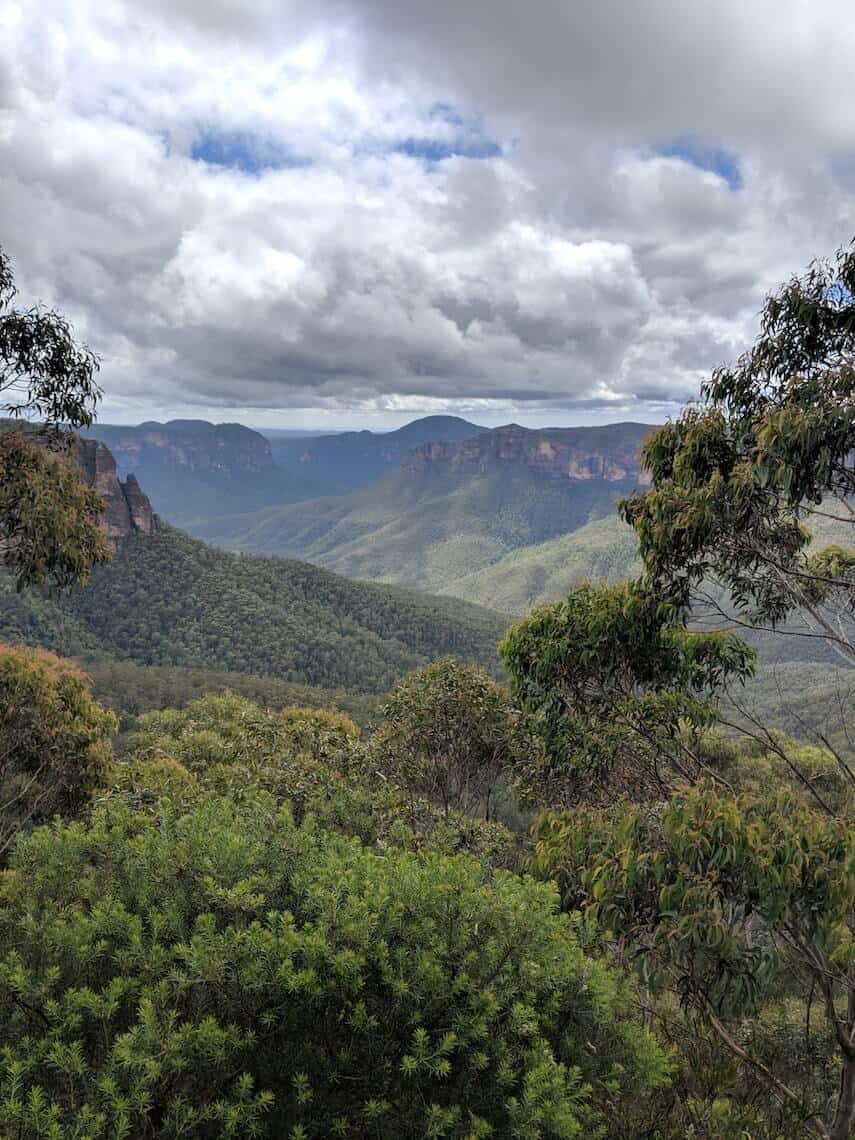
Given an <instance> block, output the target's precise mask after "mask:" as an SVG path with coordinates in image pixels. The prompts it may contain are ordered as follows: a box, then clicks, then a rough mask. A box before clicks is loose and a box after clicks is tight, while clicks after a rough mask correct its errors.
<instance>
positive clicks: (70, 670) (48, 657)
mask: <svg viewBox="0 0 855 1140" xmlns="http://www.w3.org/2000/svg"><path fill="white" fill-rule="evenodd" d="M116 728H117V722H116V718H115V717H114V716H113V714H112V713H109V712H107V711H106V710H105V709H103V708H101V706H100V705H98V704H96V703H95V701H93V700H92V698H91V695H90V690H89V684H88V681H87V679H86V677H85V676H84V675H83V674H82V673H81V672H80V671H79V670H77V669H75V668H74V666H73V665H71V664H69V662H67V661H63V660H61V658H59V657H55V656H54V655H53V654H52V653H46V652H44V651H42V650H36V649H10V648H9V647H8V646H2V645H0V863H2V861H3V859H4V858H5V854H6V852H7V851H8V849H9V847H10V846H11V843H12V841H13V840H14V838H15V836H16V834H17V833H18V832H19V831H20V830H21V828H23V827H25V826H27V825H31V824H33V823H38V822H40V821H41V820H45V819H50V817H51V816H52V815H53V814H54V813H60V814H62V815H71V814H74V813H75V812H77V811H79V810H80V808H81V807H82V806H83V805H84V803H85V802H86V800H87V799H88V796H89V794H90V792H91V791H92V789H93V788H94V787H96V786H97V785H98V784H99V783H100V782H101V781H102V780H104V779H105V777H106V774H107V771H108V768H109V766H110V762H111V760H112V749H111V746H110V735H111V733H113V732H115V731H116Z"/></svg>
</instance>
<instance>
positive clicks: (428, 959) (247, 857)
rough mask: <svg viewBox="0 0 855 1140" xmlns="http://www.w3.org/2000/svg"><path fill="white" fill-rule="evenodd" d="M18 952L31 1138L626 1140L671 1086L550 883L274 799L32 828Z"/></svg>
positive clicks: (11, 911) (25, 1128)
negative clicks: (633, 1121)
mask: <svg viewBox="0 0 855 1140" xmlns="http://www.w3.org/2000/svg"><path fill="white" fill-rule="evenodd" d="M0 945H2V947H3V951H2V957H0V1134H2V1135H9V1136H11V1135H14V1136H16V1137H19V1138H20V1140H30V1138H36V1137H38V1138H42V1137H44V1138H47V1137H51V1140H65V1138H71V1137H81V1136H87V1137H91V1138H92V1140H99V1138H105V1140H106V1138H107V1137H110V1138H114V1137H142V1136H148V1135H156V1136H159V1137H164V1138H171V1137H179V1136H180V1137H184V1138H196V1137H214V1136H232V1137H247V1136H270V1137H276V1138H281V1137H289V1138H291V1140H298V1138H305V1140H311V1138H314V1137H317V1138H320V1137H335V1136H341V1137H367V1136H372V1137H378V1138H381V1140H384V1138H388V1140H392V1138H394V1140H401V1138H404V1137H412V1138H413V1140H415V1138H417V1137H437V1138H439V1137H448V1138H451V1137H460V1138H463V1137H467V1138H474V1137H487V1136H491V1137H508V1138H510V1137H526V1138H530V1140H535V1138H537V1137H544V1138H545V1137H556V1138H558V1137H564V1138H569V1137H579V1136H585V1137H593V1136H613V1137H618V1136H621V1137H624V1136H626V1135H627V1133H626V1131H624V1130H623V1129H624V1127H625V1124H626V1121H627V1120H628V1119H629V1118H630V1116H631V1114H632V1112H633V1111H634V1107H635V1105H636V1103H637V1102H638V1101H639V1100H640V1099H641V1098H643V1096H644V1095H645V1094H646V1092H647V1091H648V1090H650V1089H652V1088H655V1087H656V1086H658V1085H660V1084H661V1083H662V1082H663V1081H664V1080H665V1079H666V1070H667V1063H666V1061H665V1059H664V1057H663V1055H662V1053H661V1051H660V1050H659V1048H658V1046H657V1045H656V1044H655V1042H654V1041H653V1039H652V1038H651V1037H649V1036H648V1035H647V1034H646V1033H645V1032H644V1031H643V1030H641V1029H640V1028H639V1026H638V1024H637V1022H635V1021H634V1020H632V1019H631V1018H628V1017H627V1016H625V1012H626V997H625V995H624V994H623V992H622V990H621V987H620V985H619V984H618V982H617V980H616V978H615V977H614V976H613V975H612V974H610V973H609V971H608V970H607V969H606V968H605V967H604V966H603V965H602V964H600V963H597V962H594V961H591V960H589V959H587V958H586V957H585V955H584V954H583V952H582V951H581V949H580V947H579V945H578V942H577V940H576V937H575V936H574V931H573V927H572V924H571V922H570V920H568V919H567V918H566V917H564V916H561V915H560V914H558V913H557V896H556V893H555V890H554V888H553V887H551V886H547V885H541V884H537V883H535V882H533V881H531V880H529V879H523V878H520V877H518V876H515V875H512V874H509V873H503V872H496V873H494V874H486V875H485V869H484V866H483V864H482V863H480V862H479V861H478V860H477V859H474V858H471V857H468V856H453V857H450V856H445V855H442V854H438V853H436V852H431V853H427V854H424V855H416V854H413V853H409V852H404V851H400V850H396V849H394V848H390V849H388V850H387V851H386V852H384V853H382V854H379V853H377V852H373V851H370V850H367V849H366V848H364V847H363V846H362V845H361V844H360V843H359V842H358V841H356V840H354V839H349V838H346V837H344V836H341V835H338V834H335V833H331V832H325V831H321V830H319V829H317V828H316V827H315V826H314V825H313V824H312V823H311V821H309V822H307V823H306V824H305V825H304V826H302V827H298V826H297V825H295V823H294V822H293V821H292V819H291V817H290V815H289V813H288V811H287V809H283V808H281V807H279V806H278V805H277V804H276V803H275V801H274V800H273V798H272V797H270V796H266V795H263V794H256V795H254V796H253V797H252V798H251V799H247V801H246V802H245V803H243V804H236V803H235V802H234V801H232V800H230V799H227V798H224V797H216V796H208V797H206V798H203V800H202V801H200V802H199V803H198V804H197V806H196V807H195V808H194V809H193V810H192V811H191V812H190V813H188V814H181V813H180V812H178V811H176V810H174V809H171V808H170V807H169V806H168V801H164V802H163V803H162V805H161V808H160V809H159V811H158V812H156V813H152V812H141V811H137V810H135V809H133V808H132V807H131V806H130V805H128V804H127V803H124V802H122V801H120V800H118V799H117V800H115V801H112V802H109V803H107V804H105V805H103V806H101V807H99V808H98V809H96V810H95V812H94V813H93V815H92V818H91V819H90V821H89V822H88V823H82V822H74V823H71V824H68V825H61V824H56V825H55V826H53V827H50V828H49V827H44V828H41V829H39V830H37V831H35V832H34V833H33V834H31V835H30V836H28V837H26V838H25V839H24V840H23V841H21V842H20V843H19V844H18V846H17V849H16V852H15V856H14V864H13V873H12V874H11V875H7V876H6V877H5V878H4V880H3V882H2V885H0Z"/></svg>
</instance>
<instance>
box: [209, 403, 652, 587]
mask: <svg viewBox="0 0 855 1140" xmlns="http://www.w3.org/2000/svg"><path fill="white" fill-rule="evenodd" d="M649 431H650V428H649V426H648V425H646V424H611V425H608V426H607V427H598V428H556V429H543V430H537V431H531V430H527V429H525V428H521V427H517V426H516V425H510V426H508V427H505V428H496V429H495V430H493V431H489V432H484V433H482V434H480V435H478V436H475V437H471V438H469V439H466V440H464V441H462V442H460V443H447V442H434V443H430V444H426V445H424V446H422V447H419V448H416V449H415V450H413V451H412V452H410V453H409V455H408V456H407V457H406V458H405V460H404V461H403V462H402V463H401V464H400V466H399V467H397V468H395V470H394V471H390V472H388V473H387V474H386V475H384V476H382V477H381V478H380V479H378V480H376V481H375V482H374V483H372V484H370V485H369V486H368V487H364V488H362V489H361V490H359V491H355V492H352V493H351V494H349V495H342V496H337V497H329V498H323V499H317V500H312V501H310V502H306V503H299V504H294V505H290V506H285V507H280V508H275V509H270V510H266V511H261V512H258V513H256V514H253V515H248V516H233V517H227V518H222V519H219V520H215V521H214V522H212V523H210V524H208V525H205V526H203V527H200V528H199V531H198V533H201V535H202V536H203V537H205V538H206V539H208V540H209V541H211V542H215V543H218V544H221V545H223V546H227V547H231V548H235V549H241V550H246V551H252V552H254V553H267V554H287V555H293V556H298V557H301V558H307V559H310V560H311V561H313V562H316V563H318V564H320V565H323V566H327V567H329V568H330V569H333V570H335V571H337V572H338V573H341V574H346V575H348V576H352V577H358V578H367V579H374V580H377V581H384V582H396V583H399V584H403V585H408V586H417V587H419V588H421V589H430V590H445V589H447V588H448V587H450V586H451V585H452V583H454V582H456V581H458V580H459V579H461V578H462V577H463V576H464V575H467V574H470V573H472V572H473V571H476V570H479V569H481V568H482V567H485V566H489V565H491V564H492V563H496V562H498V561H499V560H500V559H501V558H502V557H503V556H504V555H505V554H507V553H508V552H509V551H512V550H516V549H518V548H520V547H523V546H530V545H531V544H533V543H539V542H543V541H546V540H548V539H551V538H555V537H557V536H558V535H561V534H566V533H568V532H569V531H572V530H575V529H576V528H578V527H580V526H583V525H585V524H586V523H588V522H591V521H593V520H596V519H601V518H604V517H606V516H608V515H610V514H612V513H613V512H614V502H615V499H616V498H618V497H619V496H621V495H624V494H626V493H627V492H629V491H630V490H631V489H632V488H633V487H635V486H637V485H639V484H640V483H641V482H643V480H644V475H643V473H642V472H641V470H640V468H639V464H638V452H639V448H640V446H641V442H642V440H643V439H644V438H645V436H646V435H647V433H648V432H649Z"/></svg>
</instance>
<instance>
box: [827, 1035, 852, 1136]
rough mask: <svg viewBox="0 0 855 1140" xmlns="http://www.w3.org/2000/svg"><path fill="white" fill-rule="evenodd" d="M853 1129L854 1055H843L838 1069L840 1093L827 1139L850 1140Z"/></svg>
mask: <svg viewBox="0 0 855 1140" xmlns="http://www.w3.org/2000/svg"><path fill="white" fill-rule="evenodd" d="M853 1131H855V1056H853V1057H844V1058H843V1067H842V1069H841V1070H840V1093H839V1095H838V1098H837V1109H836V1111H835V1113H834V1122H833V1124H832V1125H831V1131H830V1132H829V1134H828V1135H829V1140H850V1137H851V1136H852V1133H853Z"/></svg>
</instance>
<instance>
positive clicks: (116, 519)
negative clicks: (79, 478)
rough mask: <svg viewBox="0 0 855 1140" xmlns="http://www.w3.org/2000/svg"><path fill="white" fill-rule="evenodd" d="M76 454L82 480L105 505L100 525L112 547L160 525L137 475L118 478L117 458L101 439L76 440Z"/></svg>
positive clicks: (114, 547) (153, 529) (156, 528)
mask: <svg viewBox="0 0 855 1140" xmlns="http://www.w3.org/2000/svg"><path fill="white" fill-rule="evenodd" d="M76 455H77V461H78V463H79V464H80V469H81V471H82V472H83V478H84V480H85V481H86V483H87V484H88V486H90V487H92V489H93V490H95V491H97V492H98V494H99V495H100V496H101V498H102V499H103V500H104V503H105V504H106V510H105V511H104V514H103V515H102V517H101V527H102V529H103V531H104V533H105V534H106V536H107V538H108V539H109V541H110V545H111V546H112V547H113V549H114V550H115V549H116V548H117V547H119V546H120V545H121V544H122V542H124V540H125V539H126V538H128V537H129V536H130V535H132V534H153V533H154V532H155V531H156V530H158V529H159V528H160V519H159V518H158V516H157V515H156V514H155V513H154V511H153V510H152V507H151V503H150V502H149V501H148V497H147V496H146V495H145V494H144V493H143V491H142V489H141V487H140V485H139V483H138V482H137V479H136V476H134V475H128V477H127V479H125V480H124V482H123V481H122V480H120V479H119V476H118V473H117V470H116V460H115V459H114V458H113V456H112V454H111V452H110V450H109V448H107V447H106V446H105V445H104V444H103V443H101V441H100V440H97V439H79V440H78V441H77V444H76Z"/></svg>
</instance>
